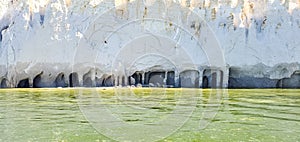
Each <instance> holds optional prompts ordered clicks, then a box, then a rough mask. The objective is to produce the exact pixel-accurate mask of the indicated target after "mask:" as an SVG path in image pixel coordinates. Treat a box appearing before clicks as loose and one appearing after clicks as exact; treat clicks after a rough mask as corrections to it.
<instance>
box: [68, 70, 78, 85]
mask: <svg viewBox="0 0 300 142" xmlns="http://www.w3.org/2000/svg"><path fill="white" fill-rule="evenodd" d="M69 85H70V87H79V79H78V73H76V72H73V73H71V74H70V75H69Z"/></svg>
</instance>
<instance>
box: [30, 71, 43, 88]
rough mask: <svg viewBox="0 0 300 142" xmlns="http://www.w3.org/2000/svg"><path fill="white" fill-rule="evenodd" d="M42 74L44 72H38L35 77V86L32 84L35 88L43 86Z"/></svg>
mask: <svg viewBox="0 0 300 142" xmlns="http://www.w3.org/2000/svg"><path fill="white" fill-rule="evenodd" d="M42 74H43V72H41V73H40V74H38V75H37V76H35V77H34V78H33V86H32V87H33V88H41V87H43V86H42V85H41V80H42Z"/></svg>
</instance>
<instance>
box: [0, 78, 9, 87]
mask: <svg viewBox="0 0 300 142" xmlns="http://www.w3.org/2000/svg"><path fill="white" fill-rule="evenodd" d="M1 88H8V81H7V79H6V78H3V79H2V81H1Z"/></svg>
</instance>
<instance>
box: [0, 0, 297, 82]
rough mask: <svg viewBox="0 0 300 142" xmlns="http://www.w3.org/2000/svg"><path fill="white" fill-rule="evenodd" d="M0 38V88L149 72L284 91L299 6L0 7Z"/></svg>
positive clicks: (57, 3)
mask: <svg viewBox="0 0 300 142" xmlns="http://www.w3.org/2000/svg"><path fill="white" fill-rule="evenodd" d="M0 33H1V34H0V59H1V60H0V67H1V68H0V82H1V87H31V86H32V87H66V86H111V85H113V84H115V85H128V84H130V82H134V84H139V83H140V84H145V83H146V82H147V81H148V83H149V79H151V73H150V72H166V73H165V74H168V73H172V75H171V76H172V78H173V79H174V84H173V85H174V86H178V85H180V77H181V76H180V74H181V73H183V74H182V75H184V76H183V77H182V79H183V80H185V81H183V80H181V81H183V82H192V84H189V83H186V84H185V85H184V86H187V87H190V86H193V85H196V87H197V86H198V87H201V86H215V87H221V86H223V87H224V86H225V87H226V86H227V85H228V80H229V86H230V83H231V87H241V86H238V84H239V82H241V81H242V82H246V84H245V85H246V86H247V85H248V84H247V82H249V84H250V85H249V86H251V84H253V82H254V83H255V82H257V81H258V82H259V81H260V80H261V79H263V80H264V78H265V79H269V80H273V81H274V82H275V85H274V83H271V84H270V85H266V86H262V87H276V86H277V87H282V86H287V87H288V86H289V85H288V84H295V83H296V84H297V83H298V82H297V81H298V80H297V79H295V78H293V79H292V80H295V81H283V80H286V79H288V78H290V77H293V76H298V72H297V71H299V70H300V64H299V63H300V40H299V38H298V37H300V1H299V0H269V1H267V0H224V1H218V0H130V1H128V0H26V1H25V0H24V1H22V0H21V1H19V0H10V1H9V0H1V1H0ZM229 68H230V69H229ZM187 71H188V72H189V71H190V72H191V74H190V75H189V74H188V72H187ZM194 71H196V72H198V73H195V72H194ZM136 72H138V73H137V74H136V75H135V76H136V77H135V78H134V77H130V78H129V76H132V75H134V74H135V73H136ZM147 72H148V74H147ZM173 72H174V73H173ZM71 74H72V75H71ZM167 76H170V74H169V75H164V77H165V79H164V83H166V82H167V80H168V77H167ZM245 78H246V79H245ZM249 78H250V80H251V81H249ZM133 79H134V80H133ZM203 79H204V80H203ZM230 79H231V81H230ZM145 80H146V81H145ZM189 80H191V81H189ZM264 81H267V82H268V80H264ZM21 82H22V83H21ZM233 82H234V83H233ZM271 82H272V81H271ZM284 82H288V84H287V85H282V83H284ZM151 83H153V82H151ZM280 83H281V85H280ZM276 84H277V85H276ZM165 85H166V84H165ZM296 86H297V85H296ZM242 87H243V86H242ZM254 87H259V86H254ZM299 87H300V81H299Z"/></svg>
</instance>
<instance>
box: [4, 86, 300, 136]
mask: <svg viewBox="0 0 300 142" xmlns="http://www.w3.org/2000/svg"><path fill="white" fill-rule="evenodd" d="M120 90H121V91H120ZM91 100H93V101H91ZM91 104H93V105H92V106H93V107H95V108H97V107H98V106H97V105H96V104H101V105H100V106H102V107H105V108H106V109H108V110H109V112H111V113H112V114H113V116H114V117H117V118H118V120H121V121H123V122H124V123H127V124H129V125H136V124H138V125H145V126H146V125H150V124H155V122H156V121H160V120H166V121H165V122H168V119H170V121H171V120H172V121H174V120H176V118H178V119H182V118H184V120H182V122H184V123H182V125H180V127H179V128H178V129H176V130H174V131H173V132H172V133H170V135H167V136H165V137H161V138H162V139H160V140H159V141H203V142H207V141H228V142H231V141H263V142H265V141H270V142H273V141H285V142H286V141H291V142H296V141H300V90H297V89H248V90H247V89H245V90H242V89H239V90H210V89H158V88H155V89H153V88H136V89H116V88H105V89H104V88H98V89H94V88H90V89H88V88H75V89H59V88H58V89H2V90H0V141H1V142H2V141H3V142H18V141H24V142H28V141H42V142H43V141H92V142H95V141H114V140H115V139H113V138H110V137H109V136H105V134H103V133H101V131H99V129H97V127H99V126H94V125H93V123H92V122H91V121H90V120H89V117H87V116H86V115H87V114H88V113H85V112H84V111H85V109H84V106H91ZM177 109H186V110H187V111H189V112H188V113H181V112H180V111H176V110H177ZM95 110H97V109H95ZM173 112H178V114H175V115H171V114H172V113H173ZM179 112H180V113H179ZM180 115H186V116H180ZM170 116H171V117H176V118H175V119H173V118H170ZM95 117H96V118H97V117H99V119H101V118H102V117H105V116H102V115H99V116H98V115H95ZM178 119H177V120H178ZM179 121H180V120H179ZM108 123H109V122H108ZM171 123H172V122H171ZM171 123H170V124H171ZM174 123H175V122H174ZM176 123H177V122H176ZM108 125H109V124H108ZM111 125H114V124H113V123H112V124H111ZM116 127H117V126H116ZM145 128H146V127H145ZM157 128H160V127H157ZM128 131H131V130H130V129H128ZM118 135H123V136H124V135H125V136H126V133H124V134H115V136H118ZM134 138H135V137H133V139H134ZM139 138H140V137H138V136H137V137H136V139H134V140H135V141H140V139H139ZM143 141H147V139H144V140H143Z"/></svg>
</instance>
